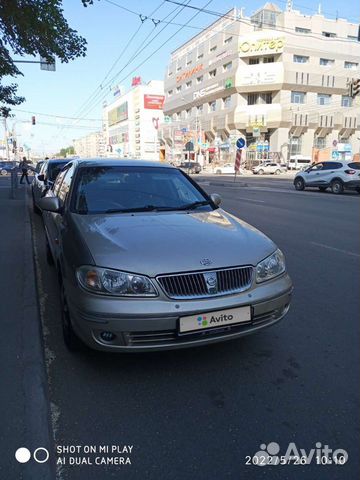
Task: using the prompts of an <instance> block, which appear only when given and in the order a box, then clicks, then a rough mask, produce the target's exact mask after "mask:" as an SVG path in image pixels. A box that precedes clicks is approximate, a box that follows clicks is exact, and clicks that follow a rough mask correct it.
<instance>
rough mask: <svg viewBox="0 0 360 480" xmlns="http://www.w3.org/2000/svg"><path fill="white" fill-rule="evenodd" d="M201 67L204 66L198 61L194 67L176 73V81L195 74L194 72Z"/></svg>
mask: <svg viewBox="0 0 360 480" xmlns="http://www.w3.org/2000/svg"><path fill="white" fill-rule="evenodd" d="M203 68H204V65H203V64H202V63H200V64H199V65H196V66H195V67H194V68H192V69H190V70H186V71H185V72H183V73H181V74H180V75H178V76H177V77H176V81H177V82H181V81H182V80H186V79H187V78H190V77H192V76H193V75H195V73H198V72H200V71H201V70H203Z"/></svg>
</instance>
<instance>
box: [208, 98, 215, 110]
mask: <svg viewBox="0 0 360 480" xmlns="http://www.w3.org/2000/svg"><path fill="white" fill-rule="evenodd" d="M215 110H216V101H215V100H214V101H213V102H209V111H210V112H215Z"/></svg>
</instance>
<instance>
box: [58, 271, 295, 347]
mask: <svg viewBox="0 0 360 480" xmlns="http://www.w3.org/2000/svg"><path fill="white" fill-rule="evenodd" d="M66 290H67V296H68V303H69V309H70V315H71V321H72V324H73V328H74V330H75V331H76V333H77V335H78V336H79V337H80V338H81V339H82V340H83V342H84V343H85V344H86V345H88V346H89V347H91V348H94V349H96V350H104V351H119V352H145V351H152V350H171V349H178V348H186V347H195V346H200V345H208V344H211V343H216V342H220V341H225V340H231V339H235V338H238V337H241V336H244V335H248V334H250V333H255V332H257V331H259V330H261V329H263V328H265V327H268V326H270V325H273V324H274V323H276V322H278V321H279V320H281V319H282V318H283V317H284V316H285V314H286V313H287V312H288V310H289V306H290V301H291V295H292V290H293V287H292V282H291V279H290V277H289V276H288V275H287V274H285V275H282V276H281V277H278V278H277V279H274V280H271V281H269V282H264V283H263V284H260V285H258V286H256V288H252V289H251V290H248V291H246V292H242V293H240V294H236V295H229V296H224V297H216V298H207V299H201V300H186V301H176V300H170V299H165V298H160V297H158V298H154V299H136V300H134V299H119V298H115V297H106V298H104V297H102V296H100V295H93V294H89V293H87V292H85V291H84V290H82V289H80V288H79V287H75V286H72V287H71V286H70V285H67V288H66ZM248 305H250V307H251V321H249V322H247V323H242V324H234V325H228V326H222V327H216V328H211V329H207V330H201V331H196V332H192V333H186V334H184V333H179V319H180V317H185V316H188V315H197V314H204V313H209V312H215V311H216V312H218V311H221V310H226V309H230V308H236V307H241V306H248ZM102 332H111V333H112V334H114V335H115V338H114V339H113V340H112V341H104V340H103V339H102V337H101V333H102Z"/></svg>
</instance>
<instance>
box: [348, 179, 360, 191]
mask: <svg viewBox="0 0 360 480" xmlns="http://www.w3.org/2000/svg"><path fill="white" fill-rule="evenodd" d="M344 187H345V188H348V189H350V190H353V189H355V188H360V180H350V182H344Z"/></svg>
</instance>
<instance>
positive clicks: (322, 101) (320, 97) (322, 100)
mask: <svg viewBox="0 0 360 480" xmlns="http://www.w3.org/2000/svg"><path fill="white" fill-rule="evenodd" d="M330 101H331V95H328V94H327V93H318V94H317V104H318V105H329V104H330Z"/></svg>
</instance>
